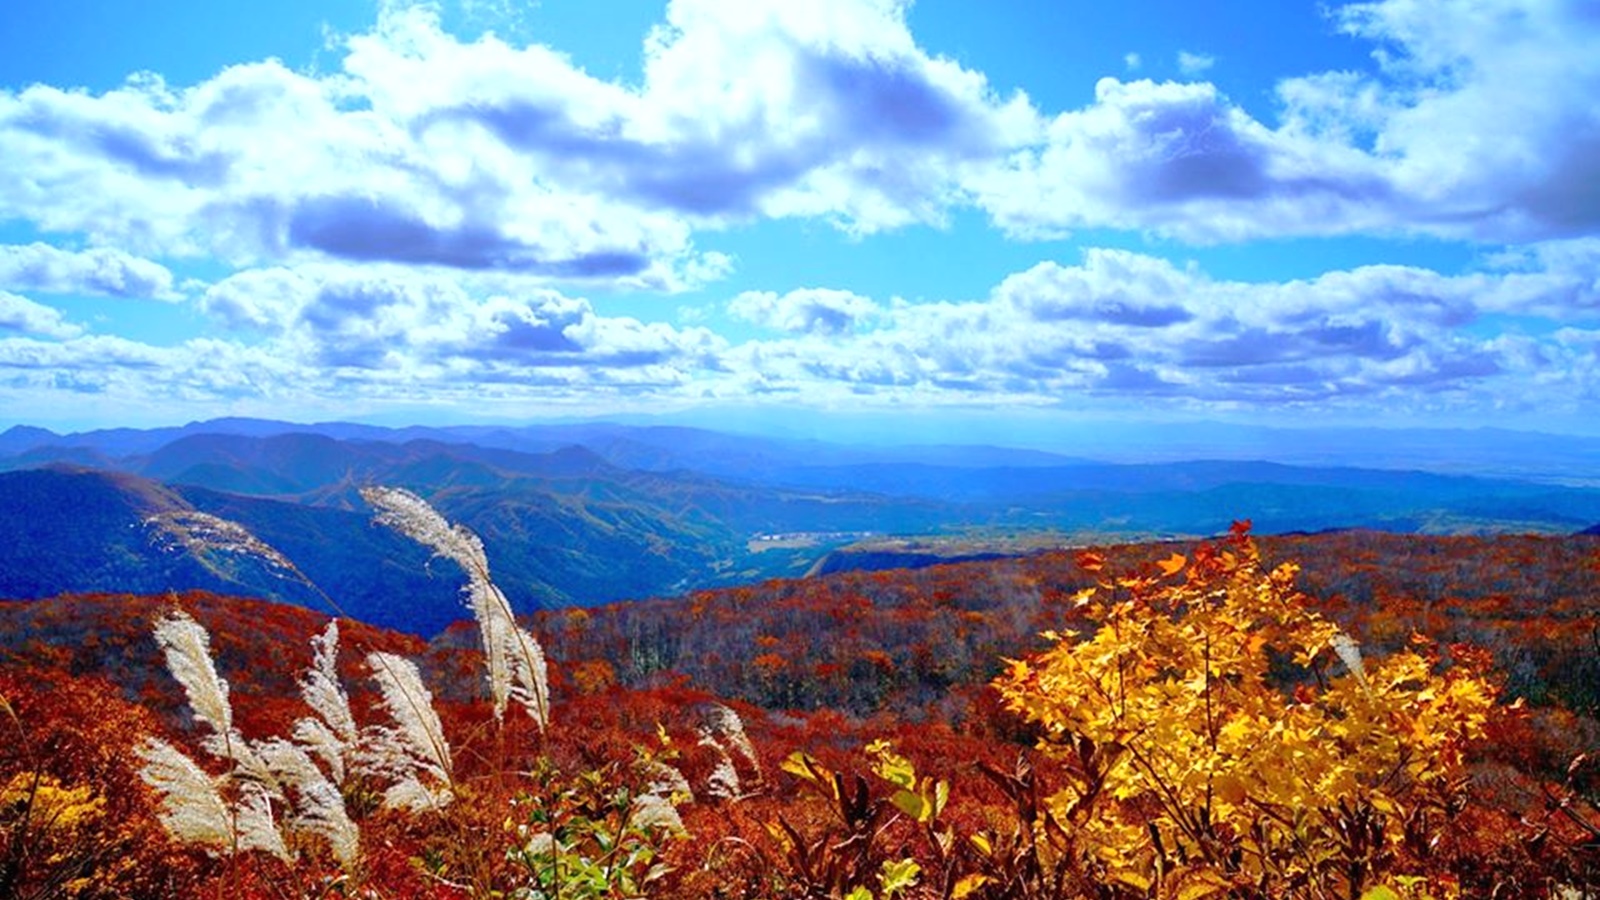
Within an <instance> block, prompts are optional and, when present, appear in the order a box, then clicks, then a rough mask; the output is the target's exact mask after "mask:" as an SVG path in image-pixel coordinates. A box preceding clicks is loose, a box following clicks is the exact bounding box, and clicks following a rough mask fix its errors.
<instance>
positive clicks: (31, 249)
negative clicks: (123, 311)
mask: <svg viewBox="0 0 1600 900" xmlns="http://www.w3.org/2000/svg"><path fill="white" fill-rule="evenodd" d="M0 287H5V288H12V289H14V290H19V291H36V292H39V293H46V294H99V295H102V296H107V297H141V298H152V299H158V300H177V299H179V297H180V295H179V294H178V293H177V292H176V291H174V290H173V287H172V272H171V271H169V270H168V269H167V268H166V267H165V266H162V265H160V264H158V263H154V262H151V261H149V260H146V259H139V258H138V257H135V256H130V255H129V254H127V253H124V252H122V251H121V250H113V249H110V248H103V247H102V248H95V249H92V250H81V251H77V252H73V251H68V250H61V249H58V248H56V247H52V246H50V245H49V244H43V243H33V244H27V245H0Z"/></svg>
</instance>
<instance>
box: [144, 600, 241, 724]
mask: <svg viewBox="0 0 1600 900" xmlns="http://www.w3.org/2000/svg"><path fill="white" fill-rule="evenodd" d="M155 637H156V643H158V644H160V645H161V651H162V653H163V654H165V656H166V660H167V671H168V672H170V673H172V677H173V678H174V679H176V680H177V682H178V683H179V684H181V685H183V691H184V693H185V694H186V695H188V698H189V708H190V709H192V710H193V711H194V715H195V718H197V719H199V720H200V721H202V722H204V723H206V725H207V726H209V727H210V728H211V730H212V731H213V732H215V733H217V734H219V735H225V734H229V733H231V732H232V731H233V707H232V706H230V705H229V703H228V682H226V681H224V680H223V679H222V677H221V676H220V675H218V674H217V667H216V664H215V663H214V662H212V659H211V638H210V635H208V634H207V633H206V630H205V628H204V627H202V626H201V625H200V623H199V622H196V621H195V620H194V619H192V618H190V616H189V614H188V613H186V612H183V611H181V610H174V611H172V612H169V613H167V614H166V615H164V616H162V617H161V618H160V619H159V620H157V621H156V627H155Z"/></svg>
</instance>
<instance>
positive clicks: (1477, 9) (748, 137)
mask: <svg viewBox="0 0 1600 900" xmlns="http://www.w3.org/2000/svg"><path fill="white" fill-rule="evenodd" d="M1333 15H1334V17H1335V22H1336V23H1337V24H1338V25H1339V26H1340V27H1342V28H1344V29H1345V30H1347V31H1348V32H1350V33H1351V34H1353V35H1354V36H1356V37H1358V38H1359V39H1362V40H1365V41H1369V42H1371V43H1372V44H1373V45H1374V47H1376V48H1377V51H1376V53H1377V63H1376V68H1375V70H1374V71H1372V72H1369V73H1360V72H1320V73H1318V72H1313V73H1306V74H1305V75H1303V76H1302V77H1297V78H1289V79H1287V80H1285V81H1283V82H1282V83H1281V84H1280V85H1279V97H1280V99H1281V101H1282V103H1283V109H1282V117H1281V121H1280V122H1278V123H1269V122H1263V121H1259V120H1257V119H1256V118H1253V117H1251V116H1250V115H1248V114H1247V113H1245V112H1244V111H1243V110H1242V109H1241V108H1239V107H1238V106H1237V105H1236V104H1235V103H1233V102H1232V101H1230V100H1229V99H1228V98H1227V97H1225V96H1223V95H1222V94H1220V93H1219V92H1218V91H1217V89H1216V88H1215V87H1214V86H1212V85H1209V84H1205V83H1193V84H1170V83H1157V82H1151V81H1129V82H1122V81H1118V80H1115V79H1105V80H1103V81H1102V82H1101V83H1100V84H1099V86H1098V87H1097V90H1096V99H1095V101H1094V102H1093V103H1092V104H1090V105H1088V106H1086V107H1084V108H1081V109H1075V110H1065V111H1060V112H1058V113H1055V114H1053V115H1049V116H1046V115H1043V114H1041V112H1040V111H1039V110H1036V109H1035V108H1034V106H1033V105H1032V104H1031V102H1030V101H1029V100H1028V98H1027V97H1025V96H1023V95H1021V94H1018V95H1016V96H1013V97H1000V96H998V95H996V93H995V92H994V90H993V89H992V88H991V87H990V85H989V83H988V81H987V80H986V78H985V76H984V75H983V74H982V73H980V72H976V71H973V70H970V69H965V68H963V67H961V66H960V65H958V64H957V63H955V62H953V61H951V60H949V59H945V58H942V57H936V56H931V55H930V54H928V53H927V52H926V51H925V50H923V49H922V48H920V47H919V46H918V45H917V43H916V41H915V38H914V36H913V35H912V34H911V32H910V30H909V28H908V25H907V22H906V4H904V3H903V2H899V0H826V2H820V3H814V4H804V5H800V6H796V5H795V4H791V3H783V2H779V0H761V2H750V3H743V4H740V5H739V6H738V9H737V10H730V9H729V7H728V5H727V4H725V3H718V2H712V0H675V2H672V3H670V4H669V5H668V6H667V8H666V12H665V21H664V22H663V23H662V24H661V25H660V26H658V27H657V28H656V29H655V30H654V31H653V32H652V33H651V34H650V36H649V38H648V40H647V41H646V42H645V45H644V47H643V48H642V50H641V52H642V54H643V78H642V81H641V82H640V83H638V84H628V83H623V82H620V81H611V80H605V79H600V78H596V77H594V76H593V75H590V74H589V73H587V72H585V71H583V70H582V69H580V68H578V67H577V66H575V65H574V64H573V62H572V61H571V60H570V59H569V58H567V57H565V56H563V55H562V54H561V53H560V52H559V48H551V47H545V46H540V45H536V44H535V45H514V44H511V43H507V42H506V41H504V40H502V39H500V38H497V37H495V36H493V35H492V34H485V35H483V36H481V37H478V38H476V39H474V40H470V41H467V40H463V39H461V38H459V37H457V36H454V35H451V34H448V33H446V32H445V31H443V30H442V28H441V26H440V23H439V15H438V13H437V12H436V11H434V10H433V9H431V8H430V7H428V6H425V5H386V7H385V11H384V12H383V14H382V15H381V17H380V20H379V23H378V24H377V26H376V27H374V28H373V29H372V30H371V31H370V32H368V33H365V34H361V35H357V36H354V37H352V38H349V39H348V40H347V41H346V42H345V44H344V45H343V46H342V48H340V49H341V50H342V51H343V54H344V55H343V57H342V60H341V62H342V69H341V70H339V71H336V72H334V73H332V74H327V75H308V74H304V73H297V72H292V71H290V70H288V69H286V68H285V67H283V66H282V65H280V64H278V63H276V62H270V61H269V62H259V63H248V64H244V65H239V66H234V67H231V68H228V69H225V70H223V71H222V72H219V73H217V74H216V75H215V76H213V77H212V78H210V79H208V80H206V81H203V82H201V83H200V84H197V85H195V86H193V87H187V88H181V89H179V88H172V87H169V86H168V85H166V84H165V83H163V82H162V81H161V80H160V79H159V78H158V77H155V76H140V77H137V78H134V79H132V80H130V82H129V83H128V84H127V85H125V86H124V87H122V88H119V89H117V90H113V91H109V92H106V93H103V94H93V93H89V92H85V91H74V90H64V89H61V88H56V87H49V86H35V87H31V88H28V89H26V90H23V91H21V92H17V93H12V92H0V157H3V158H5V159H6V160H7V162H8V166H9V167H10V170H11V171H12V172H13V173H16V174H19V175H21V176H22V177H13V178H8V179H5V180H4V182H3V183H0V215H5V216H8V217H19V218H22V219H25V220H27V221H30V222H32V223H34V224H35V225H36V226H37V227H38V228H39V229H41V230H44V231H51V232H58V233H68V234H78V235H82V236H84V237H85V238H86V239H87V241H88V243H90V244H91V245H95V246H105V245H113V244H114V245H116V246H120V247H123V248H125V249H127V250H128V251H129V252H134V253H144V254H146V255H155V256H161V257H163V258H166V257H168V256H183V255H189V254H200V253H205V254H213V253H214V254H219V255H221V256H222V257H223V258H224V259H226V260H229V261H232V262H235V263H239V264H250V265H261V264H276V263H287V264H301V263H305V262H308V261H316V260H323V261H328V260H342V261H349V262H392V263H397V264H405V265H414V266H427V267H434V268H442V269H453V270H457V271H461V272H478V273H481V272H500V273H507V274H510V275H517V276H520V277H523V278H525V279H531V280H534V281H545V282H549V281H581V282H591V283H599V284H609V283H615V284H621V285H627V286H633V287H640V288H647V289H658V290H673V289H682V288H686V287H694V286H696V285H699V284H703V283H704V282H705V281H706V280H708V279H713V278H716V277H719V276H720V275H721V274H723V273H725V272H726V271H727V263H728V261H727V260H726V259H725V258H723V259H716V258H713V257H712V256H711V255H709V254H704V253H700V252H698V251H696V250H695V248H694V246H693V241H692V236H693V233H694V231H695V229H704V228H720V227H726V226H728V225H730V224H733V223H738V222H745V221H749V220H752V219H758V218H762V217H790V216H795V217H819V218H822V219H825V220H827V221H830V222H833V223H835V224H837V225H839V226H840V227H842V228H845V229H847V230H849V231H852V232H855V233H868V232H872V231H876V230H881V229H885V228H894V227H898V226H903V225H906V224H909V223H914V222H922V223H934V224H938V223H942V222H944V221H945V220H946V219H947V218H948V216H949V214H950V210H951V209H952V208H958V207H963V206H966V205H969V204H973V203H976V204H977V205H979V206H980V207H981V208H983V209H985V210H987V211H988V212H989V213H990V214H991V215H992V216H993V218H994V219H995V221H996V222H997V223H999V224H1000V225H1001V226H1002V227H1003V228H1005V229H1007V230H1008V231H1010V232H1012V233H1014V234H1018V235H1023V236H1051V235H1058V234H1060V233H1062V232H1063V231H1068V230H1071V229H1076V228H1087V227H1115V228H1132V229H1139V230H1150V231H1154V232H1158V233H1161V234H1166V235H1171V236H1175V237H1178V238H1181V239H1184V240H1195V241H1220V240H1243V239H1248V238H1251V237H1256V236H1277V235H1302V234H1343V233H1351V232H1378V233H1391V232H1395V231H1422V232H1430V233H1438V234H1443V235H1448V236H1460V237H1469V238H1475V239H1489V240H1495V239H1500V240H1505V239H1511V240H1519V239H1524V238H1528V237H1552V236H1560V235H1577V234H1582V233H1586V231H1587V230H1592V229H1593V228H1594V227H1596V226H1597V225H1600V188H1597V187H1596V185H1600V170H1597V169H1596V168H1595V166H1596V165H1597V164H1596V163H1595V162H1594V161H1595V160H1596V159H1600V110H1597V108H1596V107H1595V105H1594V104H1592V103H1589V102H1588V100H1587V98H1589V97H1592V96H1595V95H1596V94H1600V62H1597V59H1600V55H1597V54H1594V53H1593V52H1592V48H1593V47H1594V46H1595V43H1596V41H1597V40H1600V20H1597V17H1595V16H1593V15H1592V14H1588V13H1586V12H1585V11H1584V9H1583V8H1582V7H1581V4H1580V5H1573V4H1555V3H1537V2H1534V0H1484V2H1482V3H1474V4H1443V5H1439V4H1421V3H1417V2H1415V0H1384V2H1377V3H1360V4H1353V5H1349V6H1346V7H1343V8H1341V9H1338V10H1335V12H1334V14H1333ZM1136 57H1137V55H1136V54H1129V57H1128V59H1127V60H1125V63H1127V64H1128V66H1129V68H1130V69H1131V68H1132V67H1133V64H1134V63H1135V62H1136V61H1137V59H1136ZM1210 59H1211V58H1210V57H1207V56H1204V55H1201V54H1197V53H1193V52H1189V51H1185V52H1184V53H1182V54H1180V57H1179V62H1180V66H1181V67H1182V68H1183V69H1184V71H1185V73H1186V75H1188V76H1190V77H1193V76H1196V75H1199V74H1201V73H1202V72H1203V71H1204V70H1205V68H1206V67H1207V66H1208V65H1209V62H1210Z"/></svg>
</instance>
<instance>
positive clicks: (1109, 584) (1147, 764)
mask: <svg viewBox="0 0 1600 900" xmlns="http://www.w3.org/2000/svg"><path fill="white" fill-rule="evenodd" d="M1247 528H1248V525H1247V523H1236V526H1235V528H1234V529H1233V532H1232V534H1231V536H1230V537H1229V538H1228V539H1227V544H1226V546H1225V548H1213V547H1200V548H1197V549H1196V550H1195V551H1194V552H1193V553H1192V554H1191V555H1189V556H1185V555H1183V554H1179V553H1173V554H1171V555H1170V556H1168V557H1167V558H1166V559H1164V560H1160V561H1158V562H1157V563H1156V568H1155V570H1156V571H1159V572H1160V578H1159V579H1158V578H1151V577H1140V576H1128V577H1115V576H1109V575H1103V576H1102V582H1101V584H1100V585H1099V588H1098V590H1097V591H1094V590H1092V591H1087V592H1084V594H1082V595H1080V597H1081V598H1082V599H1081V600H1080V603H1079V607H1080V611H1081V612H1082V613H1083V614H1084V615H1086V616H1087V617H1088V618H1089V619H1090V620H1091V621H1092V622H1093V623H1094V625H1095V626H1096V628H1095V630H1093V631H1092V632H1087V633H1086V636H1084V637H1082V638H1077V637H1075V636H1052V639H1053V640H1056V641H1057V643H1056V645H1055V646H1053V647H1051V648H1050V649H1048V650H1047V651H1045V652H1043V653H1041V654H1038V655H1037V656H1035V657H1032V658H1030V659H1027V660H1014V661H1010V662H1009V663H1008V669H1007V672H1006V673H1005V674H1004V675H1003V676H1002V677H1001V678H999V679H998V680H997V681H996V682H995V686H996V688H997V689H998V690H999V691H1000V693H1001V695H1002V697H1003V698H1004V700H1005V702H1006V705H1007V706H1008V707H1009V708H1010V709H1012V710H1014V711H1017V712H1019V713H1020V714H1022V715H1023V716H1024V717H1025V718H1027V719H1028V720H1030V721H1032V722H1034V723H1036V724H1039V725H1042V726H1044V729H1043V733H1044V734H1045V738H1044V739H1043V748H1044V750H1045V751H1046V752H1047V753H1051V754H1052V755H1056V756H1058V757H1059V758H1061V759H1062V760H1063V762H1065V763H1067V764H1068V767H1069V769H1071V768H1072V767H1073V764H1074V761H1075V760H1080V759H1082V758H1083V752H1084V748H1085V747H1089V748H1099V749H1098V750H1097V751H1095V753H1096V755H1095V758H1096V759H1098V760H1100V761H1102V764H1103V768H1102V769H1099V770H1096V771H1094V772H1092V773H1086V772H1082V771H1080V772H1077V773H1076V774H1075V781H1076V782H1077V784H1076V786H1075V787H1074V788H1072V789H1069V790H1066V791H1063V792H1062V793H1061V794H1058V795H1056V796H1055V797H1052V798H1051V801H1050V803H1049V806H1050V808H1051V809H1052V810H1053V811H1054V812H1055V813H1056V814H1057V815H1058V816H1063V817H1064V816H1066V815H1067V814H1068V813H1069V811H1070V813H1071V814H1072V818H1073V820H1074V821H1078V822H1081V823H1082V824H1081V829H1080V831H1079V832H1078V833H1077V834H1076V835H1075V841H1076V842H1077V843H1078V845H1079V847H1080V848H1081V852H1083V853H1085V854H1086V857H1085V859H1088V860H1092V861H1093V865H1094V866H1096V867H1099V868H1100V869H1101V870H1103V872H1104V875H1105V877H1106V878H1108V879H1109V880H1111V881H1114V882H1117V883H1121V884H1123V885H1125V886H1127V887H1129V888H1132V889H1134V890H1136V891H1140V892H1148V893H1150V894H1151V895H1152V896H1159V897H1169V898H1188V900H1200V898H1204V897H1211V896H1223V895H1226V894H1227V892H1228V891H1229V890H1230V889H1231V888H1232V887H1233V886H1235V885H1236V879H1239V878H1243V879H1245V880H1246V881H1247V882H1249V883H1251V884H1257V885H1266V884H1278V885H1280V887H1281V886H1284V885H1288V884H1290V883H1295V884H1307V883H1316V884H1320V885H1323V886H1324V887H1326V888H1328V889H1330V890H1332V891H1334V892H1336V893H1340V894H1344V895H1349V894H1350V893H1351V891H1352V890H1361V889H1365V888H1367V887H1369V886H1371V885H1368V884H1357V885H1351V884H1348V883H1343V882H1341V879H1347V878H1348V875H1347V873H1349V872H1352V871H1358V872H1364V873H1367V874H1366V875H1365V876H1364V879H1370V880H1372V882H1373V884H1379V883H1380V882H1379V881H1377V879H1378V878H1379V877H1380V876H1382V875H1383V874H1384V873H1383V872H1382V871H1381V866H1379V865H1378V864H1377V863H1378V861H1382V860H1392V859H1394V858H1395V857H1394V855H1393V854H1392V853H1389V852H1387V851H1380V850H1379V849H1378V848H1377V847H1376V846H1369V845H1368V844H1365V843H1363V842H1362V841H1361V840H1353V839H1352V838H1351V837H1350V831H1349V829H1351V828H1352V827H1355V826H1354V825H1353V824H1352V823H1355V822H1372V823H1378V824H1376V825H1374V826H1373V827H1374V829H1375V830H1373V831H1372V832H1371V833H1372V834H1374V835H1377V837H1376V838H1375V840H1377V841H1378V842H1379V844H1380V845H1381V844H1393V843H1394V842H1396V841H1398V840H1400V836H1401V835H1402V834H1403V833H1404V830H1405V829H1404V825H1403V820H1404V819H1405V817H1406V815H1407V814H1408V809H1409V808H1410V807H1412V806H1414V805H1415V804H1416V803H1422V802H1435V801H1437V802H1444V801H1443V800H1442V798H1441V797H1439V796H1438V792H1441V791H1448V790H1451V789H1452V788H1451V785H1458V784H1459V783H1460V781H1459V778H1458V776H1459V773H1460V769H1461V765H1462V752H1461V751H1462V748H1463V747H1464V746H1466V745H1467V744H1468V743H1470V742H1471V741H1474V740H1478V739H1480V738H1481V737H1482V736H1483V734H1484V729H1485V726H1486V724H1487V722H1488V719H1489V715H1490V713H1491V711H1492V708H1493V705H1494V698H1495V694H1496V691H1495V689H1494V686H1493V684H1491V683H1490V682H1489V681H1488V679H1487V678H1486V677H1484V676H1483V675H1482V674H1481V671H1480V669H1481V663H1482V659H1481V656H1475V655H1474V654H1472V653H1471V652H1468V651H1461V652H1459V653H1455V652H1454V651H1453V656H1454V657H1457V661H1456V664H1455V665H1454V666H1452V667H1451V668H1449V669H1447V670H1445V671H1442V672H1440V671H1437V669H1438V668H1439V667H1438V666H1437V665H1436V663H1437V662H1438V658H1439V655H1438V654H1437V653H1434V652H1431V650H1430V653H1429V654H1428V655H1423V654H1421V653H1417V652H1413V651H1410V650H1406V651H1402V652H1399V653H1395V654H1392V655H1390V656H1389V657H1387V658H1384V659H1372V660H1370V661H1368V662H1367V663H1366V664H1365V665H1364V666H1363V667H1362V670H1361V671H1356V670H1352V669H1351V668H1350V667H1348V666H1346V665H1342V664H1339V663H1337V662H1335V658H1336V654H1335V652H1334V650H1335V648H1334V645H1335V643H1336V642H1339V641H1341V640H1343V641H1344V642H1345V643H1353V642H1352V641H1350V639H1349V638H1344V637H1343V633H1342V632H1341V630H1340V629H1339V627H1338V625H1336V624H1335V623H1334V622H1331V621H1329V620H1327V619H1324V618H1323V617H1321V616H1320V615H1319V614H1317V613H1316V612H1315V611H1314V610H1311V609H1310V608H1309V607H1308V606H1307V605H1306V599H1307V598H1306V597H1305V596H1304V595H1303V594H1301V593H1299V592H1298V591H1297V590H1296V588H1295V585H1294V579H1295V573H1296V571H1297V569H1296V567H1295V566H1293V565H1292V564H1285V565H1281V566H1278V567H1277V568H1275V569H1273V570H1272V571H1270V572H1268V571H1265V570H1264V569H1263V568H1262V566H1261V563H1260V557H1259V553H1258V552H1257V550H1256V548H1255V546H1254V543H1253V542H1252V541H1250V540H1249V538H1248V536H1247V534H1246V531H1247ZM1079 562H1080V565H1083V566H1084V568H1086V569H1089V570H1090V571H1095V572H1102V571H1103V569H1104V567H1105V562H1104V560H1103V558H1101V557H1099V556H1098V555H1097V554H1089V553H1086V554H1082V555H1081V556H1080V560H1079ZM1180 573H1181V574H1183V576H1184V577H1183V579H1181V580H1174V576H1177V575H1179V574H1180ZM1163 579H1164V580H1163ZM1091 597H1092V598H1094V599H1093V602H1090V600H1089V598H1091ZM1345 649H1346V650H1347V651H1348V648H1345ZM1346 655H1347V656H1348V655H1349V654H1348V652H1347V653H1346ZM1273 659H1276V660H1279V662H1278V663H1276V664H1273V663H1272V662H1271V660H1273ZM1285 659H1287V660H1292V661H1293V663H1294V664H1295V665H1296V666H1298V667H1299V669H1300V672H1299V673H1298V674H1296V673H1285V672H1284V671H1283V663H1282V660H1285ZM1275 666H1276V667H1275ZM1313 682H1314V683H1315V686H1314V685H1313ZM1080 768H1081V766H1080ZM1086 811H1087V812H1086ZM1363 827H1364V826H1363ZM1163 835H1165V836H1166V837H1164V838H1163V837H1162V836H1163ZM1363 840H1365V839H1363ZM1306 847H1314V848H1316V852H1309V853H1308V852H1305V850H1304V848H1306ZM1296 848H1299V849H1296ZM1341 854H1343V856H1341ZM1351 854H1357V856H1355V857H1351V856H1350V855H1351ZM1356 861H1360V863H1361V864H1360V865H1350V864H1351V863H1353V862H1356ZM1180 862H1181V865H1180ZM1389 883H1394V884H1399V883H1401V882H1389ZM1384 889H1386V888H1381V889H1379V890H1384ZM1377 896H1382V895H1381V894H1379V895H1377Z"/></svg>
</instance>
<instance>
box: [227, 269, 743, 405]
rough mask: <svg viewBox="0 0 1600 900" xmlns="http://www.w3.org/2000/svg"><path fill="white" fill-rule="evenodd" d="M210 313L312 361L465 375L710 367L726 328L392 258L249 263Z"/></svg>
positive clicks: (324, 364) (336, 365)
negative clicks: (605, 309) (471, 278)
mask: <svg viewBox="0 0 1600 900" xmlns="http://www.w3.org/2000/svg"><path fill="white" fill-rule="evenodd" d="M200 305H201V308H202V309H204V310H205V311H206V312H207V313H208V314H210V315H212V316H215V317H217V318H218V319H219V320H221V321H225V322H227V323H229V324H230V325H232V326H234V327H244V328H249V329H252V330H255V331H257V332H260V333H261V334H263V335H266V336H268V337H269V338H270V339H271V340H274V341H276V342H278V343H279V345H281V346H283V347H285V348H292V350H293V352H295V353H298V354H300V355H301V356H302V357H303V358H304V359H305V360H306V361H307V363H308V364H313V365H316V366H322V367H332V368H341V369H342V368H357V369H371V370H379V369H393V370H395V371H397V372H407V371H414V370H416V369H418V368H419V367H425V366H443V367H446V368H448V369H450V370H451V371H452V372H453V373H454V375H455V376H457V377H460V378H462V379H464V380H470V379H471V378H473V377H475V376H474V372H477V371H480V370H483V369H486V368H490V367H495V368H497V370H498V371H500V376H499V377H507V376H506V373H507V372H514V371H515V370H518V369H521V370H532V369H548V368H552V367H571V368H573V369H588V370H600V369H616V370H624V369H630V368H640V367H646V366H652V365H668V366H679V367H682V368H684V369H685V370H688V369H693V368H696V367H700V366H714V365H715V364H716V363H715V358H716V354H717V352H718V351H719V350H720V348H721V347H722V346H723V344H722V342H721V339H720V338H717V337H715V336H714V335H713V334H712V333H711V332H710V331H709V330H707V329H705V328H699V327H696V328H681V329H680V328H674V327H672V326H669V325H665V324H661V323H643V322H640V321H639V320H637V319H634V318H631V317H626V316H602V315H600V314H598V313H596V312H595V310H594V307H593V306H592V305H591V304H590V302H589V301H588V300H586V299H582V298H576V297H569V296H566V295H564V294H562V293H560V292H558V291H555V290H551V289H542V288H541V289H533V290H528V291H524V292H522V293H520V294H517V295H514V296H513V295H505V294H491V295H487V296H482V295H478V294H475V293H473V292H472V291H469V290H468V289H467V287H466V286H465V285H463V284H462V283H461V282H460V281H459V280H457V279H452V278H446V277H440V276H436V275H429V274H426V273H420V274H419V273H417V272H413V271H409V270H405V269H401V268H396V267H362V268H353V267H343V266H337V267H327V266H318V267H306V268H300V269H288V268H281V267H280V268H272V269H253V270H247V271H244V272H240V273H237V274H235V275H232V276H230V277H228V278H226V279H223V280H222V281H220V282H218V283H217V284H215V285H213V286H212V287H211V288H210V289H208V290H207V291H206V293H205V295H204V296H203V297H202V298H201V301H200Z"/></svg>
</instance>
